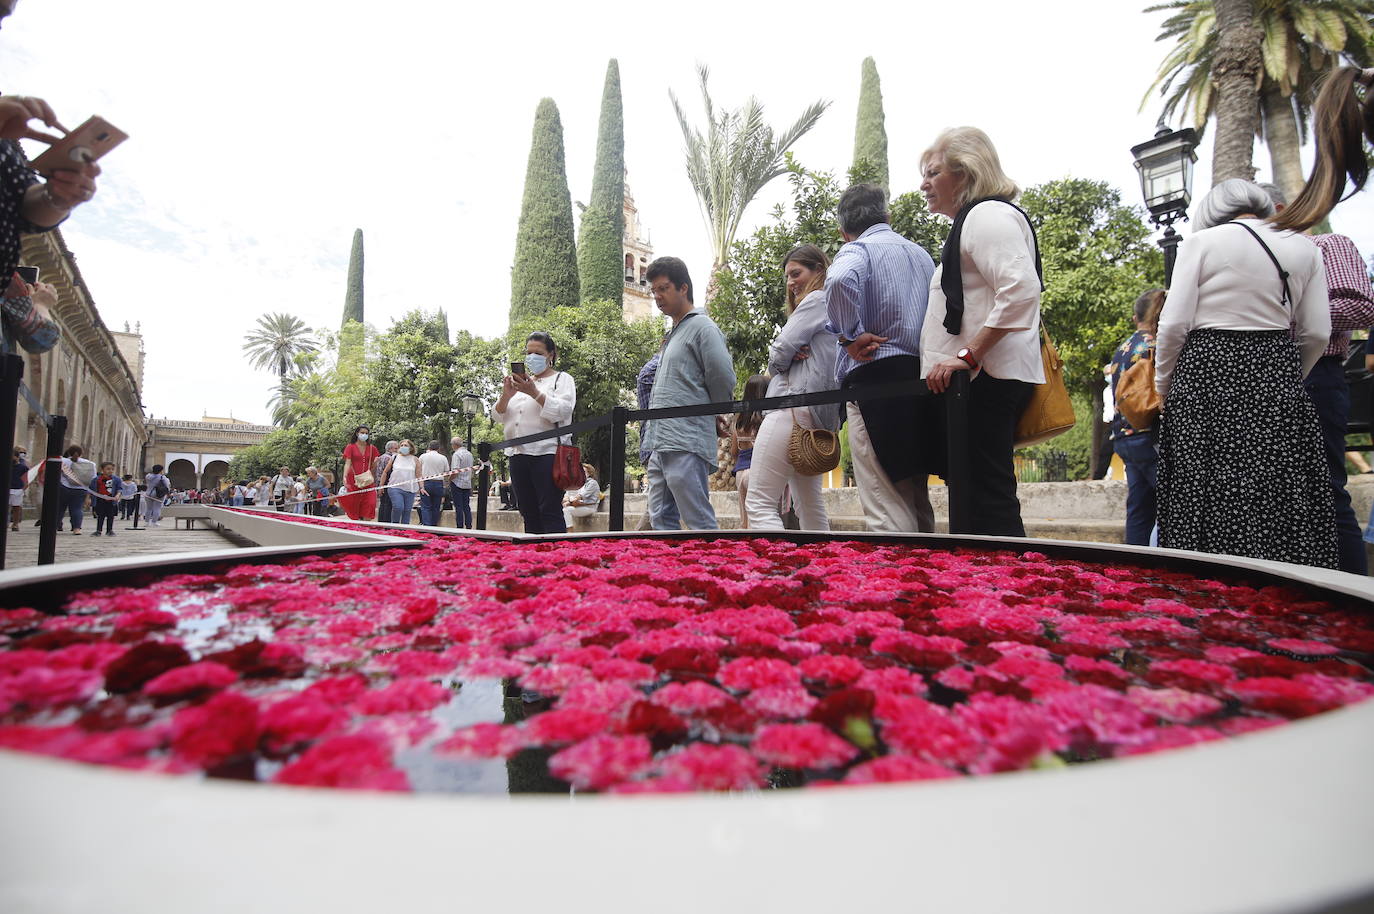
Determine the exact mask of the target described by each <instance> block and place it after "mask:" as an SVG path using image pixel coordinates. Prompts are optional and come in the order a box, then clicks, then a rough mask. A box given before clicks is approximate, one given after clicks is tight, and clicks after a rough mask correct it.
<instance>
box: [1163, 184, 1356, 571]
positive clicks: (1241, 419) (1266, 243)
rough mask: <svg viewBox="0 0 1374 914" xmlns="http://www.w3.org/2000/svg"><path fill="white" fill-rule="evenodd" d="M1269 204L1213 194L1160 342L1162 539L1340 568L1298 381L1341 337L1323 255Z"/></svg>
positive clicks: (1318, 455) (1252, 193) (1253, 193)
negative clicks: (1276, 222) (1278, 223)
mask: <svg viewBox="0 0 1374 914" xmlns="http://www.w3.org/2000/svg"><path fill="white" fill-rule="evenodd" d="M1273 209H1274V207H1273V204H1272V203H1271V202H1270V200H1269V196H1268V195H1267V194H1266V193H1265V192H1264V191H1263V190H1262V189H1260V188H1259V187H1258V186H1257V185H1255V184H1252V183H1250V182H1249V181H1242V180H1240V179H1237V178H1233V179H1230V180H1227V181H1223V182H1222V183H1221V184H1218V185H1217V186H1216V187H1215V188H1213V189H1212V192H1211V193H1209V194H1208V195H1207V197H1206V198H1204V199H1203V201H1202V203H1201V204H1199V206H1198V212H1197V213H1196V214H1195V216H1194V218H1193V224H1194V225H1195V226H1197V232H1196V234H1194V235H1193V236H1192V237H1190V238H1189V239H1188V240H1186V241H1185V242H1184V243H1183V245H1182V246H1181V247H1180V248H1179V255H1178V265H1177V267H1176V269H1175V271H1174V276H1173V284H1172V286H1171V287H1170V289H1169V297H1168V300H1167V301H1166V302H1165V305H1164V310H1163V312H1162V314H1161V315H1160V320H1159V333H1158V336H1157V337H1156V341H1155V346H1156V349H1155V352H1156V354H1155V384H1156V386H1157V388H1158V389H1159V393H1160V396H1161V397H1162V398H1163V400H1164V412H1163V416H1162V423H1161V427H1160V434H1159V449H1160V457H1159V545H1160V546H1164V547H1167V548H1173V549H1193V550H1197V551H1200V552H1215V553H1225V554H1229V555H1243V556H1250V557H1253V558H1260V559H1271V560H1274V561H1281V562H1293V563H1295V564H1300V565H1317V566H1321V567H1327V568H1335V567H1336V561H1337V553H1336V518H1335V509H1334V507H1333V503H1332V496H1331V482H1330V479H1329V478H1328V474H1327V468H1326V458H1325V456H1324V452H1323V450H1322V439H1321V432H1320V429H1319V427H1318V424H1317V413H1316V410H1315V408H1314V407H1313V406H1312V401H1311V399H1309V397H1308V395H1307V392H1306V391H1305V390H1304V389H1303V386H1302V379H1303V377H1305V376H1306V375H1307V373H1308V372H1309V371H1311V369H1312V366H1313V365H1315V364H1316V362H1317V359H1318V358H1320V356H1321V354H1322V351H1323V350H1324V349H1325V347H1326V344H1327V342H1328V340H1329V339H1330V334H1331V317H1330V312H1329V309H1328V306H1327V292H1326V273H1325V270H1324V269H1323V268H1322V259H1321V252H1320V251H1319V250H1318V248H1317V246H1316V245H1314V244H1312V242H1310V241H1308V240H1307V239H1306V238H1304V237H1302V236H1301V235H1297V234H1294V233H1292V232H1286V231H1282V230H1280V229H1278V228H1276V227H1275V226H1273V225H1272V224H1270V223H1268V222H1266V221H1264V218H1265V217H1267V216H1269V215H1271V214H1272V213H1273Z"/></svg>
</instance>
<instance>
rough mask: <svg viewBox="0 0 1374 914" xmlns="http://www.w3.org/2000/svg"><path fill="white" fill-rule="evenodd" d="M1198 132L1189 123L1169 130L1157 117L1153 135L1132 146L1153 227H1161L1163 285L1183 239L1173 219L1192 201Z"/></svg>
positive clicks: (1181, 215)
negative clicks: (1162, 234)
mask: <svg viewBox="0 0 1374 914" xmlns="http://www.w3.org/2000/svg"><path fill="white" fill-rule="evenodd" d="M1197 144H1198V136H1197V131H1196V130H1194V129H1193V128H1191V127H1186V128H1184V129H1183V130H1170V129H1169V128H1168V127H1167V126H1165V124H1164V119H1163V118H1160V121H1159V125H1158V127H1157V128H1156V132H1155V138H1154V139H1152V140H1149V141H1148V142H1145V143H1141V144H1140V145H1139V146H1132V147H1131V155H1133V156H1135V167H1136V170H1137V171H1139V172H1140V192H1141V194H1142V195H1144V197H1145V208H1146V209H1148V210H1149V211H1150V221H1151V222H1153V223H1154V224H1155V227H1156V228H1163V229H1164V237H1163V238H1161V239H1159V246H1160V247H1161V248H1163V249H1164V287H1165V288H1168V287H1169V283H1170V282H1171V281H1172V280H1173V278H1174V258H1175V257H1177V256H1178V243H1179V241H1181V240H1182V238H1181V237H1180V236H1179V234H1178V232H1176V231H1174V222H1176V221H1177V220H1179V219H1187V218H1188V204H1189V203H1191V202H1192V189H1193V163H1194V162H1196V161H1197V153H1196V152H1195V151H1194V150H1196V149H1197Z"/></svg>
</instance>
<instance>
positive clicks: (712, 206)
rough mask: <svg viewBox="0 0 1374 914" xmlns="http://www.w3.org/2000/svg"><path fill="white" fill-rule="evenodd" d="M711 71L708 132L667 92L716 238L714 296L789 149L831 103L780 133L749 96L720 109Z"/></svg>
mask: <svg viewBox="0 0 1374 914" xmlns="http://www.w3.org/2000/svg"><path fill="white" fill-rule="evenodd" d="M709 76H710V71H709V70H708V69H707V68H706V67H705V66H704V65H700V64H699V65H698V66H697V77H698V79H699V80H700V82H701V100H702V103H703V104H704V106H705V108H706V134H705V135H704V136H703V135H702V132H701V131H700V130H699V129H697V128H696V127H693V126H692V125H691V124H690V123H688V121H687V115H686V114H685V113H684V112H683V110H682V105H681V104H680V103H679V102H678V100H677V95H676V94H675V93H674V92H673V91H672V90H669V91H668V95H669V97H670V98H672V100H673V110H674V111H675V112H677V120H678V124H679V125H680V126H681V127H682V139H683V142H684V143H685V144H686V152H687V179H688V180H689V181H691V182H692V189H693V190H694V191H696V195H697V201H698V203H700V205H701V214H702V217H703V218H704V219H705V220H706V228H707V231H708V232H709V233H710V235H711V255H712V259H713V262H712V264H711V279H710V282H708V283H707V292H706V296H707V298H708V299H710V298H711V296H712V294H713V292H714V288H715V277H716V273H718V272H719V271H720V268H721V267H723V266H724V265H725V264H726V262H727V261H728V260H729V256H730V254H729V252H730V245H731V244H733V243H734V241H735V233H736V232H737V231H738V230H739V225H740V220H741V219H742V218H743V217H744V211H745V209H746V208H748V206H749V204H750V203H751V202H752V201H753V199H754V197H756V196H758V193H759V191H760V190H762V189H763V187H764V185H766V184H767V183H768V182H769V181H771V180H773V179H774V178H776V177H777V176H778V175H780V174H783V173H784V172H786V171H787V163H786V156H787V151H788V150H789V149H791V148H792V146H793V145H794V144H795V143H796V142H797V140H799V139H801V138H802V136H803V135H804V134H805V133H806V132H807V131H808V130H810V129H811V128H812V127H814V126H815V125H816V121H818V120H820V116H821V115H822V114H823V113H824V112H825V109H826V108H827V107H829V105H830V103H829V102H827V101H818V102H816V103H814V104H812V105H811V106H810V107H809V108H807V109H806V110H805V111H804V112H802V116H801V117H799V118H798V119H797V121H796V123H794V124H793V125H792V126H791V127H789V128H787V129H786V130H785V131H783V132H782V133H781V134H776V135H775V134H774V132H773V128H772V127H770V126H768V125H767V124H765V123H764V122H763V105H762V104H761V103H760V102H759V100H758V99H757V98H754V97H752V96H751V97H750V98H749V100H748V101H746V102H745V104H744V107H743V108H741V109H738V110H730V109H726V108H721V109H717V108H716V106H715V103H714V102H712V100H711V93H710V89H709V87H708V86H707V80H708V78H709Z"/></svg>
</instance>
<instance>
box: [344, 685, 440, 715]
mask: <svg viewBox="0 0 1374 914" xmlns="http://www.w3.org/2000/svg"><path fill="white" fill-rule="evenodd" d="M452 697H453V693H452V692H450V691H449V690H448V689H446V688H444V687H443V686H441V685H438V684H436V683H433V682H429V681H428V680H425V679H397V680H396V681H395V682H393V683H391V685H389V686H386V687H384V688H381V689H374V690H372V691H369V692H365V693H363V695H362V696H361V697H360V698H358V700H357V701H355V702H354V703H353V710H354V711H356V712H358V713H359V714H396V713H399V712H405V711H429V710H432V709H434V708H437V707H438V706H439V705H441V704H443V703H444V702H445V701H447V700H449V699H450V698H452Z"/></svg>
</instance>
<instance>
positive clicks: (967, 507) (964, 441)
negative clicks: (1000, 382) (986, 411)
mask: <svg viewBox="0 0 1374 914" xmlns="http://www.w3.org/2000/svg"><path fill="white" fill-rule="evenodd" d="M968 386H969V373H968V372H967V371H956V372H954V373H953V374H951V375H950V376H949V388H948V389H947V390H946V391H945V443H946V446H947V447H948V456H949V468H948V470H947V471H946V475H945V485H946V487H947V491H948V492H949V532H950V533H951V534H954V533H969V532H970V531H971V530H972V529H973V500H972V497H971V496H972V494H973V493H971V492H970V491H969V466H968V459H969V457H968Z"/></svg>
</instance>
